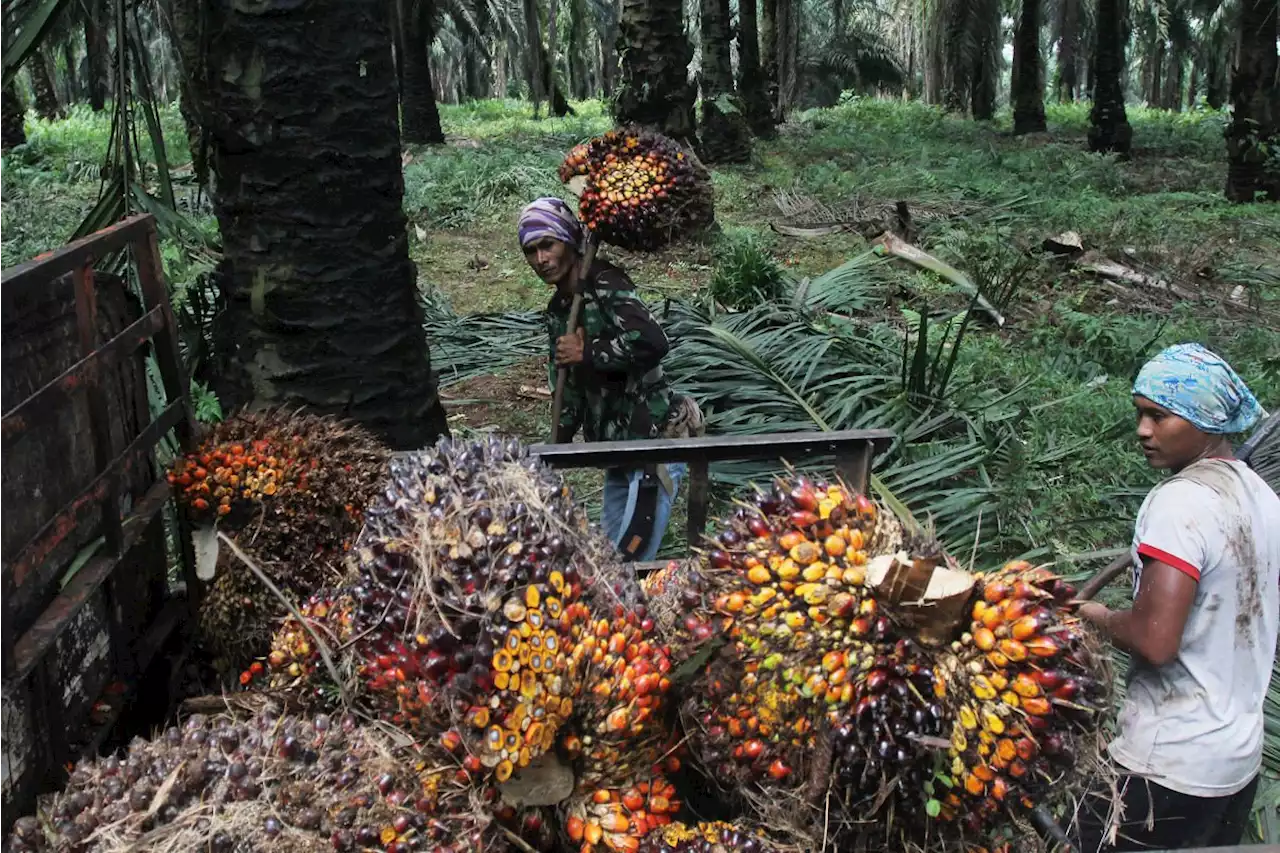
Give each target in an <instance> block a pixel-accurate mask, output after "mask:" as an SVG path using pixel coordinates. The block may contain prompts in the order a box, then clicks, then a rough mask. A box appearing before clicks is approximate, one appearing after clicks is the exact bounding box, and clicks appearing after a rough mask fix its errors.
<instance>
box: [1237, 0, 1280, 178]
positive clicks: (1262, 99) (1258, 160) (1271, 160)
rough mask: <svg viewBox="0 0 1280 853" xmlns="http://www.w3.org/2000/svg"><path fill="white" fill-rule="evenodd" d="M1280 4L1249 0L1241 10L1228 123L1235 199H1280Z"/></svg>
mask: <svg viewBox="0 0 1280 853" xmlns="http://www.w3.org/2000/svg"><path fill="white" fill-rule="evenodd" d="M1278 5H1280V4H1278V3H1277V0H1244V2H1243V4H1242V7H1243V8H1241V10H1240V41H1239V46H1240V47H1239V53H1238V54H1237V56H1236V67H1235V72H1234V73H1233V74H1232V75H1231V110H1232V115H1231V124H1230V126H1229V127H1228V128H1227V158H1228V166H1227V198H1229V199H1231V200H1232V201H1245V202H1247V201H1255V200H1266V201H1280V154H1278V153H1277V152H1280V86H1278V85H1277V84H1276V79H1277V78H1276V74H1277V70H1278V66H1280V62H1278V60H1277V55H1276V36H1277V24H1276V17H1277V13H1278V12H1280V9H1278V8H1277V6H1278Z"/></svg>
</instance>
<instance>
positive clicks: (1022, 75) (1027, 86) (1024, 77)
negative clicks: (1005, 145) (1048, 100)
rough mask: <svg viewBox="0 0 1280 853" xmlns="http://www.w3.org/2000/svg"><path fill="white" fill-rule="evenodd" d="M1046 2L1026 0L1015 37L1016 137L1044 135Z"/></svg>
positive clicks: (1014, 116)
mask: <svg viewBox="0 0 1280 853" xmlns="http://www.w3.org/2000/svg"><path fill="white" fill-rule="evenodd" d="M1041 2H1042V0H1022V14H1021V15H1019V16H1018V29H1017V32H1015V33H1014V36H1013V80H1012V86H1011V88H1012V89H1013V93H1012V94H1013V98H1012V100H1013V133H1014V135H1015V136H1019V135H1021V134H1024V133H1043V132H1044V131H1045V129H1046V128H1045V123H1044V71H1043V68H1042V67H1041V62H1040V13H1041V8H1042V7H1041V5H1040V4H1041Z"/></svg>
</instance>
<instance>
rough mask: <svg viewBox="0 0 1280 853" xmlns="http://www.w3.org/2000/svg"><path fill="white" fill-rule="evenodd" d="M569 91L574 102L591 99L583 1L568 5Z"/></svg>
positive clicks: (585, 14) (584, 4) (585, 13)
mask: <svg viewBox="0 0 1280 853" xmlns="http://www.w3.org/2000/svg"><path fill="white" fill-rule="evenodd" d="M569 78H570V79H569V91H570V92H571V93H572V95H573V97H574V99H575V100H579V101H585V100H586V99H587V98H589V97H591V80H590V76H589V73H588V71H587V9H586V2H585V0H570V3H569Z"/></svg>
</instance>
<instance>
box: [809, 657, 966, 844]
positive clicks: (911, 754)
mask: <svg viewBox="0 0 1280 853" xmlns="http://www.w3.org/2000/svg"><path fill="white" fill-rule="evenodd" d="M934 681H935V677H934V671H933V666H932V663H931V662H930V660H929V658H928V656H927V655H926V654H925V650H924V649H923V648H921V647H920V646H918V645H917V644H916V643H915V642H914V641H913V640H910V639H902V640H899V641H898V642H897V643H896V644H895V646H894V648H893V650H892V652H890V653H889V654H887V655H881V656H878V657H877V658H876V660H875V661H874V662H873V665H872V668H871V669H870V670H868V671H867V672H866V675H865V676H864V677H863V678H861V679H859V680H858V682H857V686H856V688H855V691H854V695H855V697H856V699H855V704H854V707H853V710H852V712H851V713H846V714H841V715H840V717H839V721H838V723H837V724H836V725H835V726H834V727H833V728H832V730H831V737H832V740H833V754H834V768H835V772H836V773H837V777H838V780H839V782H840V784H841V786H842V787H843V788H844V790H845V791H847V792H848V793H849V795H850V796H851V798H852V799H851V803H852V804H855V807H856V803H857V801H858V800H863V801H866V802H868V803H870V802H872V801H874V800H875V799H876V798H878V797H879V796H880V795H881V794H882V791H883V788H884V786H885V785H886V784H892V785H894V791H893V794H894V799H895V801H896V803H897V805H898V807H897V808H895V812H894V813H895V815H896V816H897V817H896V820H901V821H906V822H907V823H913V822H915V821H916V819H918V818H923V817H924V816H925V814H926V812H925V805H926V801H927V800H928V799H929V796H928V794H927V793H926V788H925V784H926V783H927V782H929V781H930V780H931V779H932V777H933V772H934V754H933V750H932V749H930V748H928V747H925V746H923V745H922V742H921V740H920V737H921V736H924V737H931V738H939V737H942V736H945V735H949V734H950V726H949V720H948V717H947V713H946V708H945V706H944V705H943V704H942V703H941V702H940V701H939V700H938V699H937V697H936V691H935V684H934ZM869 811H870V808H869V807H867V808H865V809H863V812H864V814H865V813H867V812H869ZM913 828H914V827H913Z"/></svg>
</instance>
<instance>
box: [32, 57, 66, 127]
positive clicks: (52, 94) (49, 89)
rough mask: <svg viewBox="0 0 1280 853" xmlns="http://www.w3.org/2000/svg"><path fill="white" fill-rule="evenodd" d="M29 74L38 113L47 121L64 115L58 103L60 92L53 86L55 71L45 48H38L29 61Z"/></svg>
mask: <svg viewBox="0 0 1280 853" xmlns="http://www.w3.org/2000/svg"><path fill="white" fill-rule="evenodd" d="M27 73H29V74H30V75H31V95H32V98H33V100H35V103H36V112H37V113H39V115H40V118H42V119H44V120H45V121H53V120H54V119H56V118H57V117H58V116H59V115H61V113H62V106H61V105H60V104H59V103H58V90H57V89H55V88H54V85H53V71H52V70H51V68H50V65H49V57H48V56H47V55H46V54H45V52H44V48H37V49H36V51H35V52H34V53H32V54H31V58H30V59H29V60H27Z"/></svg>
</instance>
